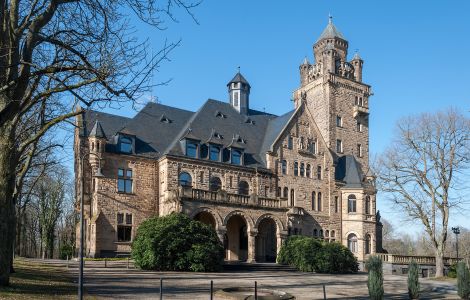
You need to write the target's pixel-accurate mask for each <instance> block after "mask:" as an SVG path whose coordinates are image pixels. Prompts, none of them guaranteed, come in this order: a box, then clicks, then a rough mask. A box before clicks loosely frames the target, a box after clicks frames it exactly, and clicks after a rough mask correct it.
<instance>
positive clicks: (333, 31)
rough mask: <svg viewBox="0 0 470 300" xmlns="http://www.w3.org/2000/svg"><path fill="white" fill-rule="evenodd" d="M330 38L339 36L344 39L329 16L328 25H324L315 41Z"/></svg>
mask: <svg viewBox="0 0 470 300" xmlns="http://www.w3.org/2000/svg"><path fill="white" fill-rule="evenodd" d="M332 38H340V39H343V40H346V38H345V37H344V35H343V34H342V33H341V32H340V31H339V30H338V29H337V28H336V26H335V25H334V24H333V21H332V20H331V17H330V21H329V22H328V25H326V28H325V30H323V32H322V34H321V35H320V37H319V38H318V40H317V42H318V41H320V40H322V39H332Z"/></svg>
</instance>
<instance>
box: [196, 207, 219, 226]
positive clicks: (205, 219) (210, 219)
mask: <svg viewBox="0 0 470 300" xmlns="http://www.w3.org/2000/svg"><path fill="white" fill-rule="evenodd" d="M194 220H196V221H199V222H201V223H204V224H207V225H210V226H212V228H214V229H215V218H214V216H213V215H212V214H211V213H210V212H207V211H201V212H200V213H198V214H197V215H195V216H194Z"/></svg>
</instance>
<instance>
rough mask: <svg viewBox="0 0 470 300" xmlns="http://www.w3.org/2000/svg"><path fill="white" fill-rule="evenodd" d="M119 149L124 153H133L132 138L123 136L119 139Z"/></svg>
mask: <svg viewBox="0 0 470 300" xmlns="http://www.w3.org/2000/svg"><path fill="white" fill-rule="evenodd" d="M119 151H120V152H122V153H132V140H131V139H130V138H128V137H125V136H123V137H121V138H120V139H119Z"/></svg>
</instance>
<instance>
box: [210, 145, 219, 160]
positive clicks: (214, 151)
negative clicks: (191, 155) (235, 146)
mask: <svg viewBox="0 0 470 300" xmlns="http://www.w3.org/2000/svg"><path fill="white" fill-rule="evenodd" d="M209 159H210V160H213V161H220V147H219V146H215V145H210V155H209Z"/></svg>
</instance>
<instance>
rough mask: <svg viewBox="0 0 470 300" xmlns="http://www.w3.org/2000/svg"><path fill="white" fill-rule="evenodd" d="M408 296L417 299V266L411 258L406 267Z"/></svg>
mask: <svg viewBox="0 0 470 300" xmlns="http://www.w3.org/2000/svg"><path fill="white" fill-rule="evenodd" d="M408 296H409V297H410V299H419V267H418V264H417V263H416V262H415V261H414V260H413V261H412V262H411V264H410V266H409V269H408Z"/></svg>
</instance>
